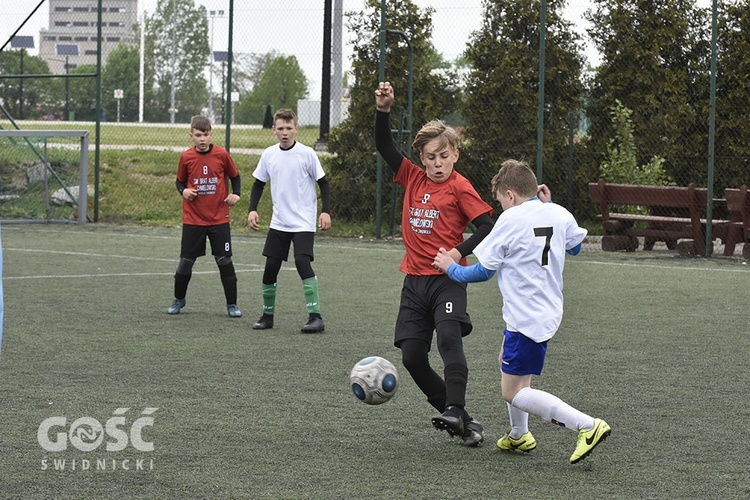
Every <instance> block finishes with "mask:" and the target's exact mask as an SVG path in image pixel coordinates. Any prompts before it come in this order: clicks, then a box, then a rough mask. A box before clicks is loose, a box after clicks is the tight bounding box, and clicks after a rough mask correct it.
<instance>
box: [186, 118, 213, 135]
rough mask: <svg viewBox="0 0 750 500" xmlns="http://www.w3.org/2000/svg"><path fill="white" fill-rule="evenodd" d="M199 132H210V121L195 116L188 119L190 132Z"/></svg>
mask: <svg viewBox="0 0 750 500" xmlns="http://www.w3.org/2000/svg"><path fill="white" fill-rule="evenodd" d="M193 129H195V130H200V131H201V132H210V131H211V120H209V119H208V118H206V117H205V116H200V115H196V116H194V117H192V118H191V119H190V130H193Z"/></svg>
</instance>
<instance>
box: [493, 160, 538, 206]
mask: <svg viewBox="0 0 750 500" xmlns="http://www.w3.org/2000/svg"><path fill="white" fill-rule="evenodd" d="M508 189H510V190H512V191H515V192H516V193H518V195H519V196H521V197H523V198H533V197H534V196H536V193H537V182H536V174H535V173H534V172H533V171H532V170H531V167H529V164H528V163H526V162H525V161H519V160H505V161H504V162H503V164H502V165H500V171H499V172H498V173H497V174H495V177H493V178H492V193H493V194H495V195H497V193H498V192H502V191H505V190H508Z"/></svg>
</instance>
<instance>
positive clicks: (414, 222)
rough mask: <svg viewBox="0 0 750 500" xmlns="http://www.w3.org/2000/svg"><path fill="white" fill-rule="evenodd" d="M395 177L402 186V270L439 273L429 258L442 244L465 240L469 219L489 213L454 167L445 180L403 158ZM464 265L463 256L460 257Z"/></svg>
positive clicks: (466, 180)
mask: <svg viewBox="0 0 750 500" xmlns="http://www.w3.org/2000/svg"><path fill="white" fill-rule="evenodd" d="M394 180H395V181H396V182H398V183H399V184H401V185H403V186H404V189H405V190H406V192H405V193H404V206H403V210H402V215H401V233H402V236H403V238H404V246H406V255H405V256H404V260H403V261H402V262H401V272H403V273H405V274H411V275H416V276H427V275H435V274H440V271H438V270H437V269H435V268H434V267H433V266H432V262H433V260H434V259H435V255H437V253H438V250H439V249H440V248H441V247H442V248H445V249H446V250H450V249H451V248H453V247H455V246H456V245H459V244H461V243H462V242H463V241H464V231H465V230H466V226H467V225H468V224H469V222H471V221H472V220H474V219H476V218H477V217H479V216H480V215H482V214H484V213H487V214H491V213H492V207H490V206H489V205H488V204H487V203H485V202H484V200H482V198H481V197H480V196H479V194H478V193H477V191H476V190H475V189H474V186H472V185H471V182H469V180H468V179H467V178H466V177H464V176H463V175H461V174H459V173H458V172H456V171H455V170H453V172H452V173H451V175H450V177H448V179H447V180H446V181H445V182H441V183H436V182H433V181H431V180H430V179H429V178H428V177H427V174H426V173H425V171H424V170H422V169H421V168H419V167H418V166H417V165H415V164H414V163H412V162H411V161H410V160H409V159H408V158H404V159H403V161H402V162H401V167H400V168H399V170H398V173H397V174H396V176H395V177H394ZM460 264H461V265H464V266H465V265H466V259H465V258H463V259H461V262H460Z"/></svg>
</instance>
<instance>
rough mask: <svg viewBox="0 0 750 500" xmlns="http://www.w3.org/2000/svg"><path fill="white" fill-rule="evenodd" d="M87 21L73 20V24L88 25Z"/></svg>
mask: <svg viewBox="0 0 750 500" xmlns="http://www.w3.org/2000/svg"><path fill="white" fill-rule="evenodd" d="M88 25H89V23H87V22H84V21H73V26H88Z"/></svg>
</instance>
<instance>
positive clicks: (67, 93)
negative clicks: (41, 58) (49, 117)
mask: <svg viewBox="0 0 750 500" xmlns="http://www.w3.org/2000/svg"><path fill="white" fill-rule="evenodd" d="M69 58H70V56H65V59H64V61H65V110H64V111H63V113H64V116H63V121H66V122H67V121H70V85H69V82H70V78H69V77H68V74H69V72H70V71H69V70H70V64H69V63H68V61H69ZM47 60H48V61H57V62H63V59H56V58H54V57H48V58H47Z"/></svg>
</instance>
